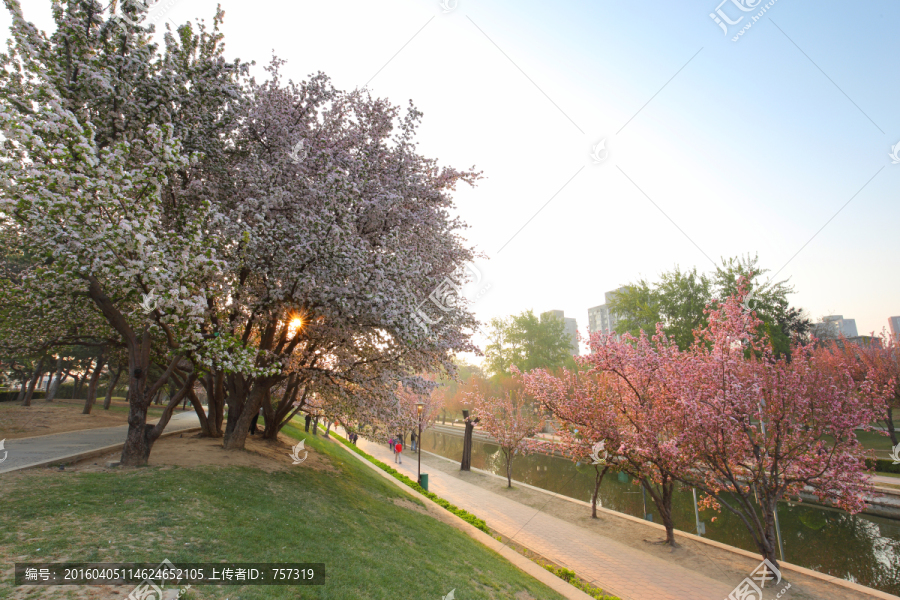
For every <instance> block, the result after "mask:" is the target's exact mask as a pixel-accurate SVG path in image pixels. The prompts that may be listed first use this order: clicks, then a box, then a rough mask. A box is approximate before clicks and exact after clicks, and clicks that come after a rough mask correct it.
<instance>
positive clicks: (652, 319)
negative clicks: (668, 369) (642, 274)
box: [610, 255, 812, 356]
mask: <svg viewBox="0 0 900 600" xmlns="http://www.w3.org/2000/svg"><path fill="white" fill-rule="evenodd" d="M768 272H769V270H768V269H764V268H762V267H760V266H759V257H758V256H756V255H754V256H753V257H751V256H750V255H746V256H744V257H734V258H728V259H723V260H722V264H721V265H719V266H717V267H716V270H715V271H714V272H712V273H710V274H705V273H699V272H698V271H697V269H696V267H695V268H693V269H691V270H689V271H682V270H681V269H680V268H679V267H678V266H676V267H675V268H674V269H673V270H671V271H666V272H664V273H662V275H660V279H659V281H658V282H655V283H651V282H648V281H647V280H645V279H640V280H638V281H637V282H636V283H633V284H630V285H627V286H625V288H624V289H623V290H621V291H619V292H617V293H616V295H615V296H614V297H613V298H611V301H610V312H611V313H615V314H616V316H617V318H618V322H617V323H616V333H617V334H620V335H621V334H624V333H626V332H627V333H630V334H632V335H634V336H635V337H637V336H638V335H639V334H640V332H641V330H643V331H646V332H647V333H648V334H650V335H652V334H653V333H655V331H656V324H657V323H662V325H663V331H665V333H666V335H667V336H668V337H670V338H671V339H672V340H674V341H675V343H676V344H677V345H678V347H679V348H681V349H682V350H686V349H687V348H688V347H689V346H690V345H691V344H692V343H693V341H694V330H695V329H697V328H698V327H702V326H704V325H706V323H707V317H706V315H705V313H704V309H705V307H706V305H707V304H709V303H713V304H715V301H716V299H717V298H728V297H729V296H731V295H733V294H735V293H737V291H738V289H737V282H738V280H739V279H740V278H741V277H746V278H747V280H748V282H749V284H748V294H747V297H746V300H745V305H746V306H747V308H748V309H750V310H754V311H756V313H757V316H758V317H759V318H760V319H761V320H762V321H763V326H762V328H761V329H762V331H764V332H765V333H766V334H767V335H768V336H769V337H770V339H771V340H772V343H773V346H774V348H775V353H776V355H779V356H780V355H785V354H787V353H788V349H789V347H790V342H791V339H792V338H793V337H795V336H799V337H800V338H801V339H805V338H806V337H807V336H808V334H809V331H810V328H811V327H812V324H811V321H810V319H809V318H808V316H807V315H806V314H805V313H804V311H803V310H802V309H799V308H796V307H792V306H790V303H789V302H788V300H787V296H788V295H789V294H792V293H794V288H793V286H791V285H789V284H788V282H787V280H782V281H775V282H772V281H770V280H769V278H768V277H766V274H767V273H768Z"/></svg>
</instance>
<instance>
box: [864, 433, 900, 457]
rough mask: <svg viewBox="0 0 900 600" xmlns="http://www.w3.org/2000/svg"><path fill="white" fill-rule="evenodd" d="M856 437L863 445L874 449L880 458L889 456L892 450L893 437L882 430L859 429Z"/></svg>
mask: <svg viewBox="0 0 900 600" xmlns="http://www.w3.org/2000/svg"><path fill="white" fill-rule="evenodd" d="M898 429H900V427H898ZM856 437H857V439H858V440H859V441H860V443H861V444H862V445H863V446H865V447H866V448H870V449H872V450H874V451H875V455H876V456H877V457H878V458H887V457H888V455H889V454H890V452H891V447H892V444H891V438H889V437H888V436H886V435H882V434H881V433H880V432H875V431H857V432H856Z"/></svg>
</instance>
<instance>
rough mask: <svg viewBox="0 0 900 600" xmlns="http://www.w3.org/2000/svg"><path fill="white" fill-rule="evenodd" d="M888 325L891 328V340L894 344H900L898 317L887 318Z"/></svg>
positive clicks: (899, 318) (899, 319)
mask: <svg viewBox="0 0 900 600" xmlns="http://www.w3.org/2000/svg"><path fill="white" fill-rule="evenodd" d="M888 324H889V325H890V326H891V339H893V340H894V343H898V342H900V317H888Z"/></svg>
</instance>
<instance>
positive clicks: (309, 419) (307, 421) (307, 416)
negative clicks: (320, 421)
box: [306, 413, 312, 433]
mask: <svg viewBox="0 0 900 600" xmlns="http://www.w3.org/2000/svg"><path fill="white" fill-rule="evenodd" d="M310 421H312V416H311V415H310V414H309V413H306V433H309V422H310Z"/></svg>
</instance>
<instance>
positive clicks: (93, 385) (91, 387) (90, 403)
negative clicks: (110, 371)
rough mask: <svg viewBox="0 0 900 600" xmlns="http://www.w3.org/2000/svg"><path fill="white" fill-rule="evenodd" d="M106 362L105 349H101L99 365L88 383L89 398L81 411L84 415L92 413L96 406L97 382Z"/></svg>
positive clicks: (98, 358) (98, 359)
mask: <svg viewBox="0 0 900 600" xmlns="http://www.w3.org/2000/svg"><path fill="white" fill-rule="evenodd" d="M105 364H106V361H105V359H104V358H103V351H102V350H101V351H100V356H98V357H97V366H96V367H94V372H93V373H91V381H90V383H89V384H88V391H87V398H86V399H85V401H84V410H82V411H81V414H83V415H89V414H91V409H92V408H94V402H95V401H96V400H97V384H98V383H100V372H101V371H103V365H105Z"/></svg>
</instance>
